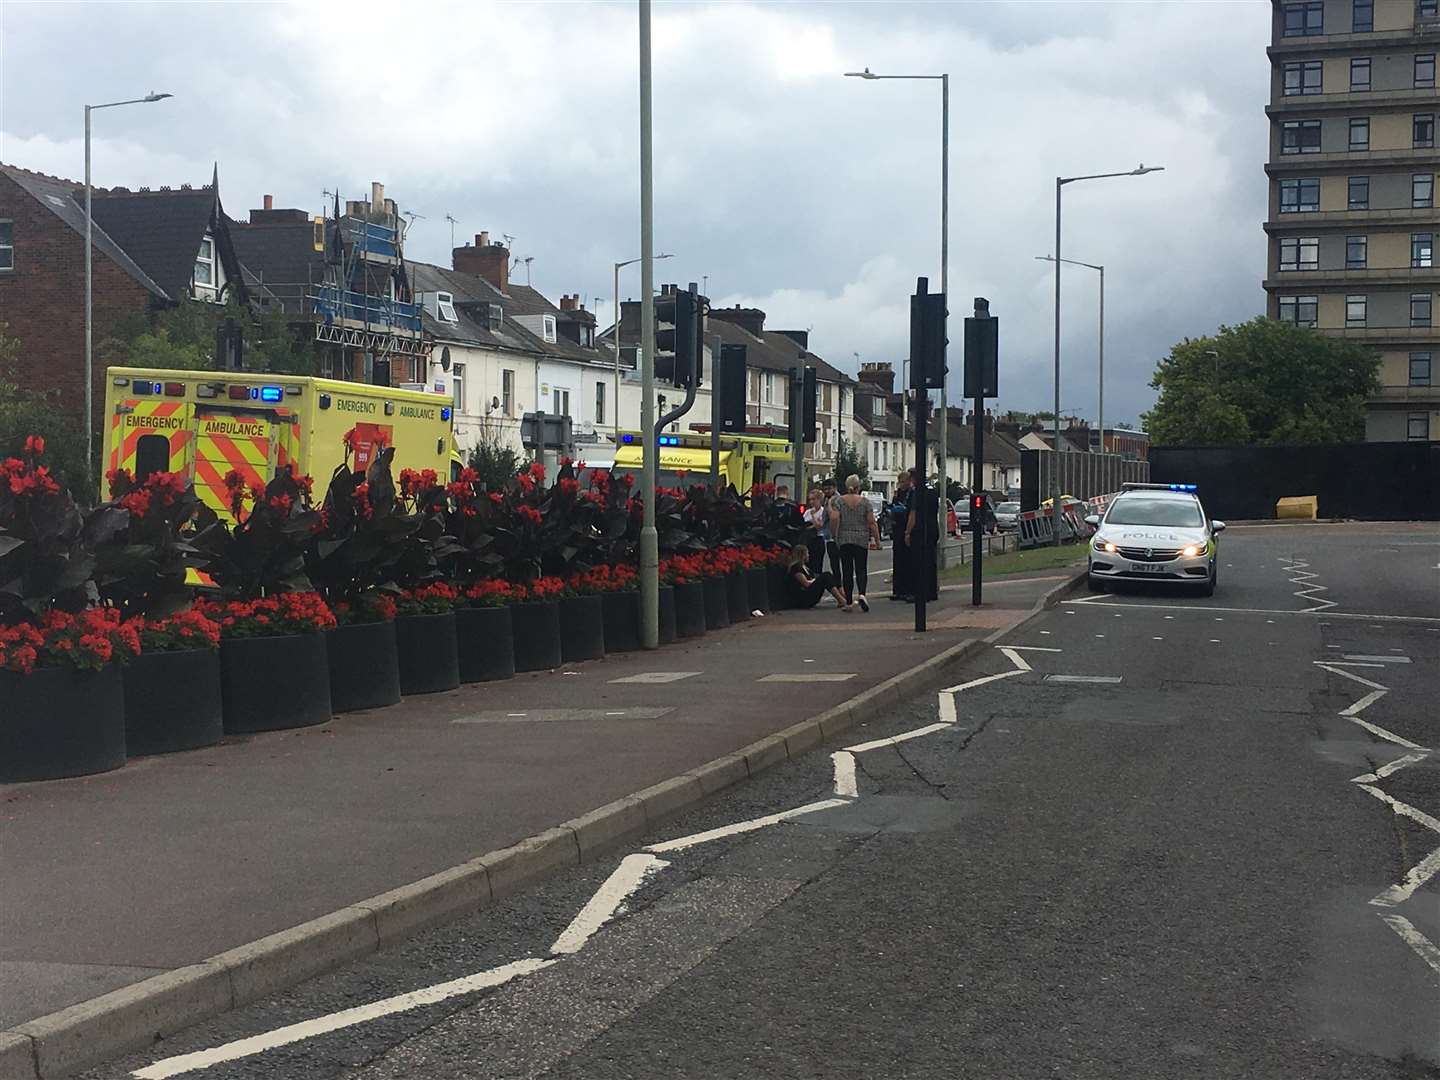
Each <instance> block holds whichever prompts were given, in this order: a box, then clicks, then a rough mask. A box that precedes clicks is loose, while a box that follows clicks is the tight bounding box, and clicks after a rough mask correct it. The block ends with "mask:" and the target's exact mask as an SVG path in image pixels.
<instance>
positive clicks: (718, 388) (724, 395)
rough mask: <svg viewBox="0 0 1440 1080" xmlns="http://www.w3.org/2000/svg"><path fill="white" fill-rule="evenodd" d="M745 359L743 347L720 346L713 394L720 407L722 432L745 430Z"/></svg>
mask: <svg viewBox="0 0 1440 1080" xmlns="http://www.w3.org/2000/svg"><path fill="white" fill-rule="evenodd" d="M745 357H746V350H745V346H744V345H721V346H720V368H719V373H718V374H717V375H716V385H715V388H714V393H715V394H716V395H717V399H718V401H719V405H720V417H719V420H720V430H721V431H722V432H732V431H744V430H745V378H746V375H745Z"/></svg>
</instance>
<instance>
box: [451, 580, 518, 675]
mask: <svg viewBox="0 0 1440 1080" xmlns="http://www.w3.org/2000/svg"><path fill="white" fill-rule="evenodd" d="M524 592H525V590H524V589H523V588H522V587H520V586H517V585H511V584H510V583H509V582H508V581H501V580H499V579H498V578H487V579H483V580H481V581H476V582H472V583H471V584H470V585H469V586H467V587H466V588H465V590H464V592H463V593H462V594H461V595H462V603H461V605H460V606H459V607H457V608H456V609H455V638H456V643H457V646H458V649H459V654H460V681H461V682H462V683H473V682H490V681H492V680H494V679H508V678H510V677H512V676H513V675H514V674H515V637H514V628H513V625H512V622H511V614H510V611H511V605H512V604H514V603H516V602H517V601H518V600H519V599H521V598H523V596H524Z"/></svg>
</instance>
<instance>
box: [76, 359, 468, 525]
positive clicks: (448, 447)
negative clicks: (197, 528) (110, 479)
mask: <svg viewBox="0 0 1440 1080" xmlns="http://www.w3.org/2000/svg"><path fill="white" fill-rule="evenodd" d="M106 374H107V380H106V387H105V414H104V416H105V420H104V423H105V456H104V462H105V471H106V472H109V471H111V470H113V469H125V470H128V471H129V472H130V473H131V474H132V475H134V476H135V477H136V478H137V479H143V478H144V477H146V476H148V475H150V474H151V473H153V472H179V473H183V474H185V475H186V476H188V477H191V478H192V479H193V480H194V482H195V492H196V494H197V495H199V496H200V498H201V500H202V501H203V502H204V503H205V504H206V505H207V506H209V507H210V508H211V509H213V510H214V511H215V512H216V513H217V514H220V515H222V516H228V513H229V512H228V509H227V507H226V504H225V475H226V474H227V473H229V472H230V471H231V470H232V469H236V470H239V472H240V473H241V474H242V475H243V476H244V477H245V481H246V483H247V484H263V483H265V482H266V481H268V480H269V479H270V478H271V477H273V476H274V475H275V472H276V470H277V469H280V468H281V467H283V466H286V465H289V466H291V467H292V468H293V470H294V472H295V475H297V476H307V475H308V476H310V477H312V478H313V479H314V481H315V495H316V498H317V500H318V499H320V498H322V497H323V495H324V491H325V488H326V486H327V485H328V484H329V482H330V475H331V473H333V472H334V471H335V469H336V467H337V466H338V465H339V464H340V463H341V461H343V460H344V458H345V443H346V437H347V436H348V437H349V439H350V441H351V443H352V445H353V453H352V456H351V459H350V464H351V467H352V468H356V469H364V468H365V467H366V466H367V465H368V464H369V463H370V460H371V458H372V457H373V456H374V454H375V452H376V450H377V449H378V448H379V447H381V446H393V447H395V461H394V466H393V467H394V472H395V474H396V475H398V474H399V472H400V470H401V469H416V470H421V469H434V470H435V471H436V472H437V473H438V474H439V475H440V476H441V478H442V479H444V478H447V477H449V476H450V475H451V474H452V467H453V465H454V464H458V462H459V460H460V459H459V456H458V454H457V453H456V451H455V445H454V439H453V436H452V433H451V412H452V410H451V404H450V398H449V397H448V396H445V395H440V394H431V393H427V392H424V391H418V390H401V389H397V388H395V387H389V386H371V385H369V384H366V383H354V382H344V381H340V380H336V379H317V378H308V377H305V378H299V377H293V376H279V375H273V374H257V373H253V372H239V371H236V372H228V371H160V370H154V369H140V368H124V367H113V368H110V369H108V371H107V373H106ZM107 495H108V492H107V491H106V490H105V485H104V483H103V481H102V485H101V492H100V496H101V498H105V497H107Z"/></svg>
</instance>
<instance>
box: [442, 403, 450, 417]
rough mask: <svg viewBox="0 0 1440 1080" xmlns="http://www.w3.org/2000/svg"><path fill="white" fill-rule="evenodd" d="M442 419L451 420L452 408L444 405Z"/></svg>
mask: <svg viewBox="0 0 1440 1080" xmlns="http://www.w3.org/2000/svg"><path fill="white" fill-rule="evenodd" d="M440 419H441V420H449V419H450V406H449V405H442V406H440Z"/></svg>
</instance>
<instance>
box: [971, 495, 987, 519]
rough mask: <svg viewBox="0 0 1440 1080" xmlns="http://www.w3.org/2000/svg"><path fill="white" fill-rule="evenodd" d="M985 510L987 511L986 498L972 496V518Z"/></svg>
mask: <svg viewBox="0 0 1440 1080" xmlns="http://www.w3.org/2000/svg"><path fill="white" fill-rule="evenodd" d="M984 509H985V496H984V495H971V496H970V516H971V517H972V518H973V517H974V516H975V515H976V514H978V513H980V512H981V511H982V510H984Z"/></svg>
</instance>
